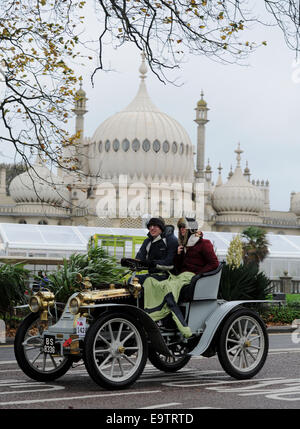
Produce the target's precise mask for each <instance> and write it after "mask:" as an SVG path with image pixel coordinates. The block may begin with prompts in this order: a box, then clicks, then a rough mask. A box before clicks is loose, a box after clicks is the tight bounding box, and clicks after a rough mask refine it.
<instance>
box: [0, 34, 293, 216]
mask: <svg viewBox="0 0 300 429" xmlns="http://www.w3.org/2000/svg"><path fill="white" fill-rule="evenodd" d="M95 31H96V29H95ZM97 31H98V32H99V27H98V28H97ZM95 37H96V35H95ZM253 39H254V40H257V41H258V42H261V41H263V40H267V42H268V44H267V46H266V47H262V48H260V49H259V50H257V51H256V52H255V53H254V54H253V55H252V56H251V57H249V60H248V63H249V65H248V66H238V65H227V66H225V65H223V64H219V63H216V62H214V61H212V60H209V59H206V58H204V57H201V56H190V57H189V58H188V59H187V62H186V63H185V64H184V65H183V66H182V68H181V70H178V71H177V72H176V73H175V74H174V77H178V81H177V83H182V85H181V86H180V87H177V86H174V85H172V84H167V85H164V84H163V83H161V82H160V81H159V80H158V79H157V78H156V76H155V75H153V74H151V73H150V71H148V77H147V79H146V84H147V88H148V92H149V95H150V97H151V98H152V101H153V102H154V104H156V106H157V107H158V108H159V109H160V110H161V111H163V112H165V113H167V114H168V115H170V116H171V117H173V118H175V119H176V120H178V121H179V122H180V123H181V124H182V125H183V127H184V128H185V129H186V131H187V132H188V134H189V136H190V139H191V141H192V143H193V144H194V145H196V136H197V126H196V124H195V122H194V119H195V111H194V109H195V107H196V103H197V101H198V100H199V99H200V93H201V89H203V91H204V98H205V100H206V101H207V103H208V107H209V109H210V111H209V112H208V118H209V120H210V122H209V123H208V124H207V126H206V154H205V158H206V161H205V162H207V158H209V159H210V164H211V166H212V168H213V172H214V177H213V180H214V181H216V179H217V173H218V171H217V167H218V165H219V162H221V164H222V167H223V171H222V175H223V181H225V179H226V178H227V175H228V172H229V170H230V166H231V165H233V168H234V167H235V165H236V154H235V153H234V150H235V149H236V147H237V144H238V142H240V145H241V149H242V150H243V151H244V153H243V154H242V167H243V168H244V167H245V163H246V160H248V163H249V168H250V171H251V179H255V180H257V179H259V180H267V179H268V180H269V182H270V202H271V209H272V210H284V211H288V210H289V207H290V193H291V192H292V191H295V192H300V181H299V174H300V173H299V159H300V146H299V123H300V121H299V114H300V113H299V112H300V63H299V64H295V54H294V53H293V52H292V51H290V50H289V49H288V48H287V47H286V45H285V43H284V40H283V36H282V34H281V32H280V30H279V29H274V28H273V29H271V28H264V29H263V28H261V29H259V30H255V31H254V32H253ZM105 59H106V60H109V61H110V63H111V67H112V68H113V69H114V70H115V71H111V72H109V73H105V72H98V73H97V74H96V77H95V85H94V88H92V85H91V84H90V74H91V71H92V68H93V67H92V64H90V65H89V66H88V67H86V68H85V69H83V70H82V73H83V77H84V89H85V91H86V92H87V97H88V110H89V112H88V113H87V114H86V115H85V136H87V137H92V135H93V133H94V131H95V130H96V128H97V127H98V126H99V125H100V124H101V123H102V122H103V121H104V120H105V119H106V118H107V117H109V116H111V115H113V114H114V113H116V112H117V111H120V110H122V109H123V108H124V107H126V106H127V104H129V102H130V101H131V100H132V99H133V97H134V96H135V94H136V92H137V89H138V85H139V73H138V68H139V66H140V62H141V58H140V53H139V51H138V50H137V49H136V48H134V47H133V46H126V47H123V48H120V49H119V50H117V51H115V50H113V49H110V48H109V47H108V48H107V51H106V57H105ZM71 125H74V121H73V123H71ZM0 150H1V148H0ZM6 161H7V159H6Z"/></svg>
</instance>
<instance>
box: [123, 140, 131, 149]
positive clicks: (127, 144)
mask: <svg viewBox="0 0 300 429" xmlns="http://www.w3.org/2000/svg"><path fill="white" fill-rule="evenodd" d="M129 145H130V143H129V140H128V139H125V140H123V142H122V148H123V150H124V152H127V151H128V149H129Z"/></svg>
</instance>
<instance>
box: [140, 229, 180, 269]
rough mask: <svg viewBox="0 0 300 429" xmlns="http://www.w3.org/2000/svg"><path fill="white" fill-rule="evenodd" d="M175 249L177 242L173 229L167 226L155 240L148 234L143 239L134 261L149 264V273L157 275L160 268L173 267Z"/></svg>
mask: <svg viewBox="0 0 300 429" xmlns="http://www.w3.org/2000/svg"><path fill="white" fill-rule="evenodd" d="M177 247H178V241H177V238H176V237H175V235H174V228H173V227H169V226H168V227H166V228H165V231H164V232H163V233H162V234H161V235H159V236H158V237H156V238H155V239H153V237H152V236H151V234H150V233H148V238H146V239H145V241H144V242H143V244H142V246H141V248H140V250H139V251H138V253H137V254H136V259H140V260H141V261H147V262H149V263H150V266H149V273H157V272H159V271H160V269H159V267H160V266H166V267H173V266H174V256H175V254H176V252H177ZM170 269H171V268H170Z"/></svg>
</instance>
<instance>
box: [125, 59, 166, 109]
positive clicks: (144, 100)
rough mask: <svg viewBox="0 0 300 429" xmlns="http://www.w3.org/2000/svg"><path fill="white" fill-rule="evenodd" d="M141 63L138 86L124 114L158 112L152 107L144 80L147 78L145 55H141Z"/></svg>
mask: <svg viewBox="0 0 300 429" xmlns="http://www.w3.org/2000/svg"><path fill="white" fill-rule="evenodd" d="M141 57H142V63H141V65H140V67H139V72H140V79H141V81H140V86H139V90H138V92H137V94H136V96H135V98H134V99H133V100H132V101H131V103H129V105H128V106H127V107H126V108H125V109H124V110H123V111H124V112H125V111H126V112H139V111H142V112H158V111H159V110H158V108H157V107H156V106H155V105H154V103H153V102H152V100H151V98H150V97H149V94H148V91H147V87H146V83H145V79H146V78H147V76H146V74H147V71H148V68H147V65H146V61H145V59H146V56H145V53H144V52H142V53H141Z"/></svg>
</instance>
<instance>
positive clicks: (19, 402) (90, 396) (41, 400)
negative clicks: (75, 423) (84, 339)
mask: <svg viewBox="0 0 300 429" xmlns="http://www.w3.org/2000/svg"><path fill="white" fill-rule="evenodd" d="M160 392H161V390H149V391H140V392H120V393H100V394H99V395H81V396H66V397H64V398H47V399H31V400H27V401H9V402H0V406H6V405H28V404H40V403H47V402H59V401H75V400H77V399H80V400H82V399H94V398H105V397H106V398H107V397H113V396H129V395H143V394H147V395H149V394H152V393H160Z"/></svg>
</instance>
